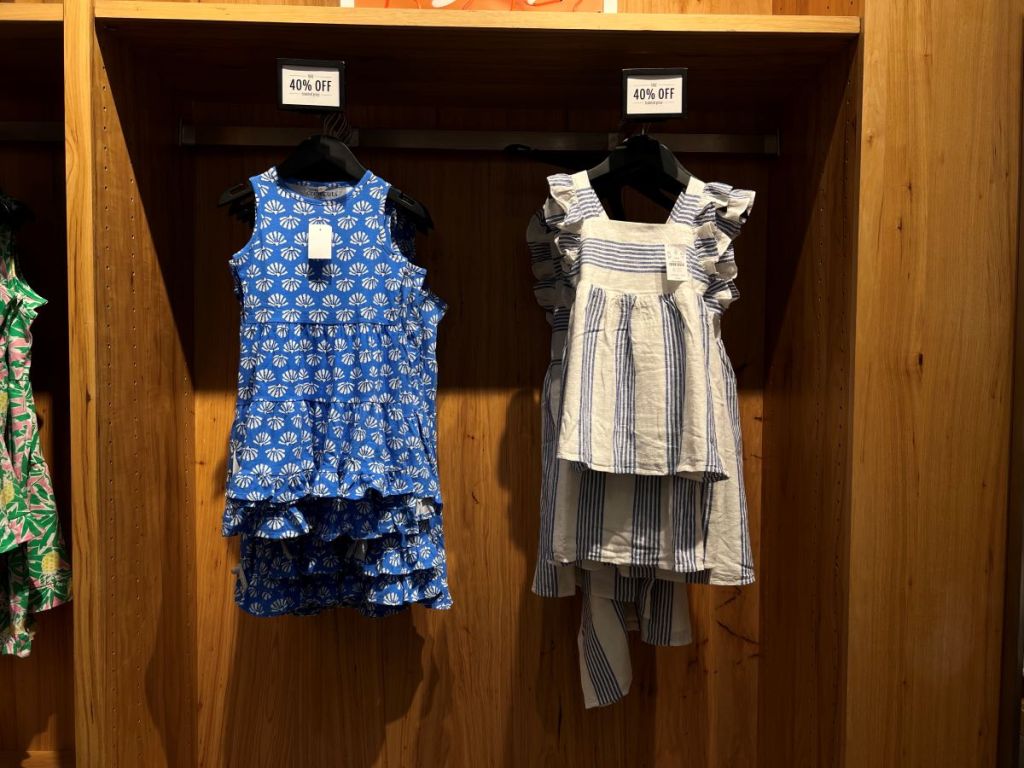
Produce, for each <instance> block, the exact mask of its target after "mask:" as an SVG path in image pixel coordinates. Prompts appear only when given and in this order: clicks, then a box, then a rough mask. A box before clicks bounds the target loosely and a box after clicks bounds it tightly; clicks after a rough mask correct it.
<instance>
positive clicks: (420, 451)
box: [227, 400, 440, 504]
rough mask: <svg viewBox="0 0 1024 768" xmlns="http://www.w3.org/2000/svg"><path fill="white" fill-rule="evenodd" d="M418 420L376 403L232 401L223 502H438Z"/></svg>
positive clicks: (428, 443) (429, 445) (429, 449)
mask: <svg viewBox="0 0 1024 768" xmlns="http://www.w3.org/2000/svg"><path fill="white" fill-rule="evenodd" d="M423 420H424V416H423V415H422V414H420V413H418V412H416V411H414V412H413V413H411V414H409V413H406V412H404V411H403V409H400V408H388V407H386V406H384V405H383V404H380V403H319V402H309V401H305V400H298V401H280V402H278V401H248V402H240V403H239V405H238V412H237V415H236V418H235V426H234V428H233V430H232V440H231V446H230V456H229V461H230V462H231V467H230V469H229V474H228V480H227V496H228V498H229V499H234V500H237V501H246V502H260V501H271V502H274V503H276V504H289V503H293V502H296V501H299V500H301V499H304V498H306V497H318V498H332V499H351V500H357V499H361V498H363V497H364V496H366V495H367V494H368V493H370V492H371V491H376V492H377V493H378V494H380V495H381V496H400V495H405V494H412V495H414V496H419V497H422V498H437V499H440V491H439V482H438V478H437V463H436V460H435V453H434V443H433V440H432V439H430V435H429V434H428V432H427V430H426V429H425V427H424V424H423ZM427 426H428V427H429V426H430V425H429V424H428V425H427Z"/></svg>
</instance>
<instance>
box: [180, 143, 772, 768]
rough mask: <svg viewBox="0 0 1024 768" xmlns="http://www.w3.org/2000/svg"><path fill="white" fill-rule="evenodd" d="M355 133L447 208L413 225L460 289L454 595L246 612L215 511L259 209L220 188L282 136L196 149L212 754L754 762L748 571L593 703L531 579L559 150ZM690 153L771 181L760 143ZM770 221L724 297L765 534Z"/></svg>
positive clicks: (452, 299) (444, 380)
mask: <svg viewBox="0 0 1024 768" xmlns="http://www.w3.org/2000/svg"><path fill="white" fill-rule="evenodd" d="M360 156H361V158H362V159H364V161H365V162H366V163H367V164H368V165H369V166H371V167H373V168H374V169H376V170H377V171H378V172H379V173H381V175H384V176H385V177H387V178H390V179H392V180H394V181H395V183H396V184H398V185H399V186H401V187H402V188H403V189H406V190H407V191H409V192H411V193H412V194H414V195H415V196H417V197H418V198H420V199H423V200H424V201H427V202H428V204H429V205H430V208H431V212H432V214H433V216H434V219H435V221H436V222H437V229H436V231H435V232H433V233H431V235H430V236H429V237H428V238H425V239H423V240H422V241H421V243H420V246H421V252H420V260H421V262H422V263H423V264H424V265H425V266H427V267H428V269H429V271H430V280H431V284H432V285H433V287H434V288H435V289H436V290H437V291H438V292H439V293H440V294H441V295H442V296H443V297H444V298H445V299H446V300H447V301H448V302H449V305H450V310H449V313H448V315H447V317H446V318H445V320H444V323H443V324H442V327H441V347H440V369H441V396H440V406H439V416H440V424H441V435H440V450H441V466H442V482H443V489H444V493H445V496H446V507H445V519H446V531H447V536H448V547H449V554H450V558H451V583H452V588H453V590H454V594H455V600H456V606H455V608H454V609H453V610H452V611H450V612H448V613H440V614H435V613H431V612H428V611H422V610H419V609H416V610H414V611H413V612H412V613H411V614H407V615H403V616H400V617H395V618H391V619H387V620H383V621H370V620H366V619H361V618H359V617H358V616H357V615H355V614H354V613H352V612H348V611H335V612H332V613H328V614H325V615H322V616H320V617H316V618H285V619H254V618H252V617H248V616H245V615H243V614H241V613H240V612H239V610H238V609H237V608H236V607H235V606H234V603H233V600H232V584H233V576H232V575H231V574H230V572H229V569H230V567H231V566H232V565H233V564H234V561H235V558H236V557H237V545H236V544H235V543H234V542H229V541H226V540H224V539H222V538H221V537H220V535H219V521H220V514H221V510H222V505H223V487H224V476H225V450H226V448H225V446H226V440H227V433H228V429H229V426H230V420H231V416H232V410H233V404H234V378H235V372H236V365H237V343H238V342H237V313H238V309H237V303H236V302H235V299H234V297H233V295H232V293H231V281H230V277H229V273H228V269H227V266H226V263H225V262H226V259H227V257H228V256H229V255H230V253H231V252H232V251H233V250H234V249H235V248H237V247H238V246H239V245H240V244H241V243H243V242H244V241H245V239H246V237H247V233H246V231H245V228H244V227H243V226H242V225H239V224H237V223H231V222H229V220H228V219H227V217H226V215H225V214H224V212H223V211H221V210H217V209H215V208H214V207H213V206H212V201H214V200H215V199H216V196H217V195H218V194H219V192H220V191H221V190H222V189H224V188H226V187H227V186H230V185H231V184H232V183H234V182H236V181H237V180H238V179H240V178H244V177H245V176H246V175H248V174H250V173H252V172H255V171H257V170H259V169H262V168H264V167H266V166H268V165H269V164H270V163H271V162H272V161H273V160H274V159H275V155H274V154H267V153H259V152H251V151H238V152H232V151H230V150H227V151H224V152H220V153H218V152H215V151H213V150H205V151H200V152H197V155H196V158H195V163H196V169H197V176H196V193H195V194H196V217H197V218H196V222H197V226H196V239H195V253H196V260H195V268H194V269H195V278H196V296H195V326H196V328H201V329H203V331H202V333H201V334H197V337H196V339H197V344H196V350H195V366H194V370H195V382H196V385H195V389H196V400H195V402H196V426H195V430H196V440H195V446H196V453H195V462H196V473H197V474H196V477H197V484H196V492H197V502H196V512H197V514H196V529H195V547H196V555H197V560H196V563H197V594H198V595H199V596H200V599H199V602H198V618H197V636H198V638H199V643H200V651H199V655H198V662H199V667H198V669H199V677H198V680H199V704H200V707H199V713H200V719H199V734H198V738H199V760H200V764H203V765H211V766H213V765H226V766H227V765H247V764H252V763H253V762H259V761H260V760H262V761H265V762H266V763H267V764H307V763H308V764H321V763H328V762H330V761H331V760H332V759H333V758H332V756H336V755H337V754H339V751H340V750H344V751H345V753H346V754H347V755H349V757H350V759H351V760H352V762H353V764H359V765H367V766H370V765H379V766H401V767H403V768H404V767H405V766H425V767H427V766H437V765H452V766H462V765H493V766H518V765H548V764H555V763H559V764H565V765H580V766H584V765H586V766H617V765H621V764H624V763H626V762H629V763H630V764H634V765H639V766H693V767H694V768H697V767H698V766H699V767H701V768H703V767H704V766H730V765H751V764H753V762H754V760H755V757H754V753H755V750H756V728H757V724H756V696H757V638H758V626H757V624H758V620H759V618H758V617H759V611H758V602H757V599H758V598H757V595H758V592H757V587H756V586H753V587H749V588H745V589H742V590H738V589H722V588H715V589H695V590H694V595H693V601H694V606H693V620H694V625H695V634H696V637H697V642H696V644H695V645H694V646H693V647H691V648H679V649H661V650H658V651H655V650H654V649H652V648H650V647H647V646H643V645H642V644H639V643H637V644H635V645H634V663H635V667H636V681H635V683H634V690H633V692H632V693H631V694H630V695H629V696H628V697H627V699H626V701H625V702H624V703H622V704H621V705H619V706H616V707H612V708H608V709H604V710H599V711H592V712H585V711H584V710H583V707H582V701H581V696H580V693H579V679H578V662H577V655H576V641H575V636H576V630H577V627H578V622H579V606H578V604H577V603H576V601H575V600H563V601H552V600H542V599H541V598H538V597H536V596H534V595H532V593H530V591H529V585H530V578H531V572H532V568H533V563H534V557H535V548H536V538H537V524H538V520H537V498H538V494H539V472H540V463H539V461H540V459H539V420H540V419H539V392H538V385H539V383H540V381H541V379H542V377H543V371H544V365H545V361H546V359H547V345H548V341H547V340H548V337H549V334H548V329H547V326H546V324H545V323H544V320H543V315H542V313H541V312H540V309H539V308H538V307H536V305H535V303H534V299H533V295H532V291H531V285H530V283H531V276H530V272H529V266H528V258H527V255H526V252H525V248H524V244H523V231H524V229H525V223H526V221H527V220H528V218H529V216H530V213H531V211H532V210H533V208H534V207H535V206H536V205H537V204H539V202H540V201H541V200H542V199H543V196H544V183H543V178H544V175H545V174H546V173H547V172H550V170H551V169H548V168H546V167H545V166H542V165H537V164H533V163H522V164H520V163H516V162H513V161H510V160H507V159H502V158H500V157H497V158H496V157H494V156H489V155H486V154H483V155H473V156H467V155H462V154H452V155H438V154H437V153H392V154H391V155H385V154H382V153H371V152H369V151H362V152H360ZM693 167H694V169H695V170H697V171H699V172H701V173H711V174H712V175H714V176H716V177H724V178H727V179H729V180H730V181H732V182H734V183H736V184H738V185H746V186H751V187H754V188H757V189H760V190H763V191H764V192H765V196H764V198H763V200H767V198H768V197H769V195H768V194H767V187H768V182H767V180H768V177H769V176H768V168H767V167H766V166H765V165H759V164H758V163H756V162H754V163H751V162H748V161H736V162H721V163H715V164H712V163H708V162H706V161H705V162H704V163H700V164H694V165H693ZM474 190H477V191H478V192H476V193H475V192H474ZM470 201H472V203H470ZM765 208H766V209H767V205H766V206H765ZM766 233H767V225H766V221H765V219H764V218H763V215H762V217H761V218H760V219H757V218H755V219H754V221H753V222H752V223H751V224H750V225H749V229H748V231H747V232H745V233H744V236H743V240H742V245H741V246H740V253H741V254H742V256H741V258H742V264H743V270H744V271H743V280H744V283H743V286H744V298H743V300H742V301H741V302H739V303H738V304H737V305H736V308H735V316H731V317H730V318H729V319H728V320H727V321H726V325H727V333H728V335H729V341H730V343H731V344H732V347H731V348H732V349H733V357H734V360H735V361H736V365H737V368H738V369H739V370H740V372H741V373H740V375H741V380H742V382H743V384H742V409H743V420H744V429H745V434H746V436H747V444H746V451H745V453H746V459H747V468H746V469H747V481H748V485H749V489H750V497H751V502H752V503H751V506H752V514H753V516H754V520H753V525H754V539H755V542H756V541H757V525H758V521H759V509H760V504H759V501H760V498H759V497H760V444H759V443H760V440H759V437H760V423H761V390H760V384H759V382H760V377H761V376H762V370H763V367H762V363H761V356H762V349H763V344H762V343H761V342H760V337H759V336H758V334H756V333H755V334H750V333H749V332H747V331H746V329H748V328H749V327H751V326H753V327H760V326H761V321H760V318H761V317H762V316H763V312H764V297H763V281H764V265H765V250H764V249H765V241H766ZM513 350H514V351H513ZM282 654H285V655H286V657H287V662H284V661H282V660H281V659H282ZM254 670H259V672H258V673H254ZM282 702H288V705H287V706H282ZM254 722H255V723H259V724H260V727H259V728H256V729H254V727H253V723H254ZM296 761H297V762H296Z"/></svg>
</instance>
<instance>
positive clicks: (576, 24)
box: [96, 0, 861, 38]
mask: <svg viewBox="0 0 1024 768" xmlns="http://www.w3.org/2000/svg"><path fill="white" fill-rule="evenodd" d="M96 18H97V20H104V21H117V20H120V21H182V22H201V23H228V24H314V25H333V26H365V27H389V26H393V27H432V28H442V29H468V30H471V29H481V30H513V29H535V30H551V31H566V32H655V33H657V32H665V33H687V32H692V33H705V34H723V35H727V34H753V35H775V34H785V35H801V36H803V35H807V36H825V37H839V38H843V37H851V38H852V37H856V36H857V35H859V34H860V29H861V23H860V18H858V17H856V16H793V15H786V16H782V15H779V16H774V15H754V14H750V15H725V14H668V13H616V14H601V13H527V12H516V11H434V10H417V9H402V8H385V9H377V8H340V7H335V6H296V5H254V4H249V3H237V4H236V3H176V2H167V1H166V0H97V1H96Z"/></svg>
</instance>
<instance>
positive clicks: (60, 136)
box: [0, 121, 64, 144]
mask: <svg viewBox="0 0 1024 768" xmlns="http://www.w3.org/2000/svg"><path fill="white" fill-rule="evenodd" d="M8 141H10V142H32V143H35V142H39V143H46V144H50V143H56V142H61V141H64V126H63V125H61V124H60V123H57V122H52V123H44V122H3V121H0V142H8Z"/></svg>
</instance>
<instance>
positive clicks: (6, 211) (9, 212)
mask: <svg viewBox="0 0 1024 768" xmlns="http://www.w3.org/2000/svg"><path fill="white" fill-rule="evenodd" d="M34 218H35V214H33V213H32V209H31V208H29V207H28V206H27V205H26V204H25V203H23V202H21V201H20V200H15V199H14V198H13V197H7V195H5V194H3V193H2V192H0V224H3V225H4V226H6V227H8V228H9V229H12V230H13V229H18V227H20V226H21V225H22V224H26V223H28V222H30V221H32V220H33V219H34Z"/></svg>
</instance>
